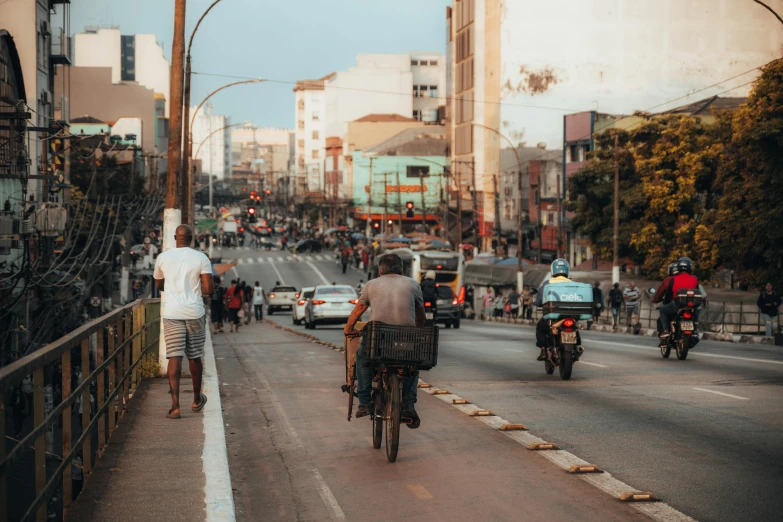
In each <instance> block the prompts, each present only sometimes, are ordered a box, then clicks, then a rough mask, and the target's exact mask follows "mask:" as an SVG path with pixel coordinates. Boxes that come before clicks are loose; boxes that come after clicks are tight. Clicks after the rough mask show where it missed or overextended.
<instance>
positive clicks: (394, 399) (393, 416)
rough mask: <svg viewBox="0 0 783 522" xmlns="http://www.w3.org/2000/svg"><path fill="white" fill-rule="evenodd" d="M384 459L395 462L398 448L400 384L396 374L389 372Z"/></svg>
mask: <svg viewBox="0 0 783 522" xmlns="http://www.w3.org/2000/svg"><path fill="white" fill-rule="evenodd" d="M385 391H386V405H385V406H386V415H385V417H386V458H387V459H388V460H389V462H394V461H395V460H397V449H398V448H399V446H400V408H401V405H400V401H401V399H402V397H401V396H402V383H401V382H400V377H399V376H398V375H397V372H395V371H391V372H390V374H389V377H388V383H387V388H386V390H385Z"/></svg>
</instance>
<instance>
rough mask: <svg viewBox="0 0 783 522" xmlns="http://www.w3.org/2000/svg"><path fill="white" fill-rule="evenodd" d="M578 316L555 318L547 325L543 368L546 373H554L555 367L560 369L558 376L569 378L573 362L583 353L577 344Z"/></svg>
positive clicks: (564, 378) (582, 349)
mask: <svg viewBox="0 0 783 522" xmlns="http://www.w3.org/2000/svg"><path fill="white" fill-rule="evenodd" d="M578 321H579V318H578V316H577V317H563V318H561V319H558V320H555V321H553V322H552V323H551V325H550V327H549V332H548V334H547V349H546V360H545V361H544V368H545V369H546V373H547V375H552V374H553V373H555V368H559V369H560V378H561V379H563V380H564V381H567V380H568V379H570V378H571V372H573V369H574V363H575V362H577V361H578V360H579V357H581V356H582V353H584V348H582V346H581V345H580V344H579V336H578V335H579V334H578V331H579V325H578Z"/></svg>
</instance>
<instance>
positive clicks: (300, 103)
mask: <svg viewBox="0 0 783 522" xmlns="http://www.w3.org/2000/svg"><path fill="white" fill-rule="evenodd" d="M304 108H305V101H304V100H299V110H300V111H302V110H304Z"/></svg>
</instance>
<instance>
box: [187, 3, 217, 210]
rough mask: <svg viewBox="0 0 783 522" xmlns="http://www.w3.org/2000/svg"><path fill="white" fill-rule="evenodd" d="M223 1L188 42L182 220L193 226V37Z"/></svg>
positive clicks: (202, 16)
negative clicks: (191, 83) (191, 118)
mask: <svg viewBox="0 0 783 522" xmlns="http://www.w3.org/2000/svg"><path fill="white" fill-rule="evenodd" d="M221 1H222V0H215V1H214V2H212V5H210V6H209V7H208V8H207V10H206V11H204V14H202V15H201V18H199V19H198V22H197V23H196V27H195V28H194V29H193V32H192V33H190V40H189V42H188V52H187V56H186V57H185V94H184V98H185V99H184V102H183V117H182V122H183V126H182V143H183V144H184V147H185V152H184V153H183V154H182V168H181V169H180V179H182V218H183V220H184V221H185V222H186V223H188V224H190V225H192V224H193V221H194V216H195V212H194V211H193V200H194V198H195V194H194V193H193V177H192V175H191V171H190V153H191V152H192V151H191V147H192V145H193V144H192V142H191V141H190V129H191V125H190V77H191V59H190V49H191V47H193V37H194V36H196V31H198V28H199V26H200V25H201V21H202V20H203V19H204V17H205V16H207V14H209V12H210V11H211V10H212V8H213V7H215V6H216V5H217V4H218V3H219V2H221ZM194 116H195V114H194Z"/></svg>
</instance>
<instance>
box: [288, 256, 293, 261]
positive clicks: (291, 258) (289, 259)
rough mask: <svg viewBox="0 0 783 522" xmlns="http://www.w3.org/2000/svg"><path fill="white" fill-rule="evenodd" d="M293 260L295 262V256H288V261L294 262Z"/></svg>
mask: <svg viewBox="0 0 783 522" xmlns="http://www.w3.org/2000/svg"><path fill="white" fill-rule="evenodd" d="M293 260H294V256H288V257H287V258H286V261H293Z"/></svg>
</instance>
